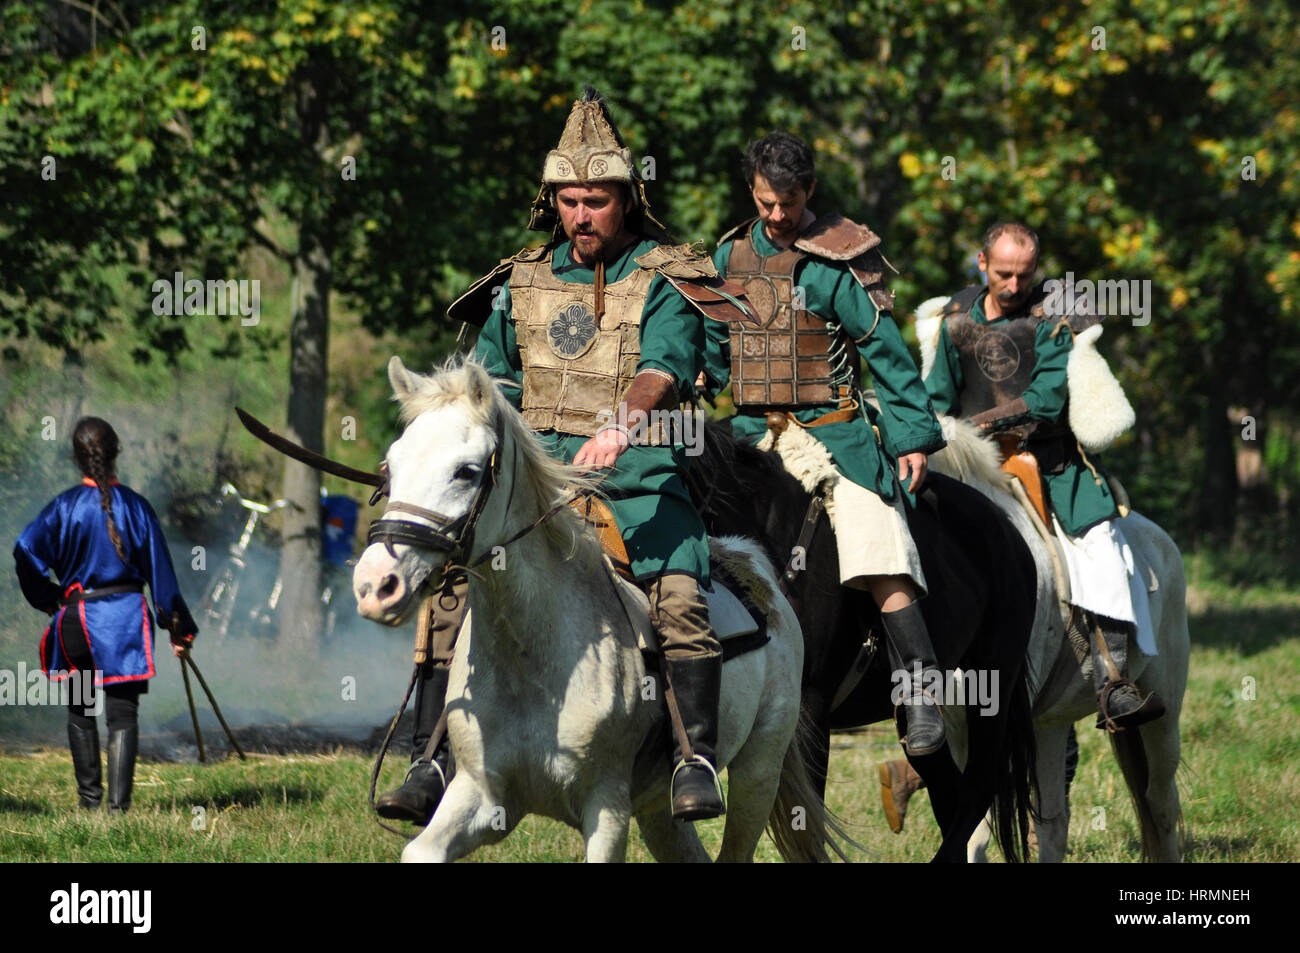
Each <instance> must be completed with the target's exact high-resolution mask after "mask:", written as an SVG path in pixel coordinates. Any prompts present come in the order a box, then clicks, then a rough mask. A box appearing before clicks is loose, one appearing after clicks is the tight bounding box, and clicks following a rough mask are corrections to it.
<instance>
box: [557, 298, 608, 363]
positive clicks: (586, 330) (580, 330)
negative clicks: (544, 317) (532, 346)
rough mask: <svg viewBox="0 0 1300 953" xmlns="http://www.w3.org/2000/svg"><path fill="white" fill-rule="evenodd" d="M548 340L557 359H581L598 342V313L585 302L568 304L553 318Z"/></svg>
mask: <svg viewBox="0 0 1300 953" xmlns="http://www.w3.org/2000/svg"><path fill="white" fill-rule="evenodd" d="M546 340H547V342H548V343H549V344H550V345H551V350H552V351H553V352H554V353H555V356H556V357H560V358H563V359H564V360H566V361H572V360H573V359H574V358H578V357H581V356H582V355H583V354H586V353H587V351H588V349H589V348H590V347H591V345H592V342H594V341H595V340H596V312H594V311H593V310H592V309H591V307H590V306H589V305H588V304H587V303H586V302H583V301H575V302H573V303H572V304H566V305H565V306H564V307H562V308H560V309H559V310H558V311H556V312H555V315H554V316H553V317H552V318H551V323H550V325H549V326H548V327H547V334H546Z"/></svg>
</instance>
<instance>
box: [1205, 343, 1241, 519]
mask: <svg viewBox="0 0 1300 953" xmlns="http://www.w3.org/2000/svg"><path fill="white" fill-rule="evenodd" d="M1207 366H1208V367H1209V368H1210V370H1209V371H1208V372H1207V374H1206V378H1205V381H1206V383H1207V384H1208V394H1207V398H1208V399H1207V400H1206V405H1205V423H1204V428H1203V430H1202V433H1203V435H1204V439H1205V457H1204V463H1203V467H1204V469H1203V471H1202V475H1201V498H1200V507H1199V509H1200V513H1199V517H1200V519H1199V520H1198V523H1199V524H1200V525H1199V529H1200V531H1201V533H1203V534H1205V535H1206V536H1208V537H1209V539H1210V541H1212V542H1214V543H1218V544H1221V545H1226V544H1227V543H1228V542H1230V541H1231V539H1232V531H1233V527H1234V525H1235V523H1236V518H1237V466H1236V459H1235V457H1234V454H1233V436H1234V433H1233V430H1232V429H1231V427H1230V424H1229V420H1228V400H1227V395H1226V394H1225V393H1224V386H1223V383H1222V382H1221V381H1219V380H1217V379H1216V373H1218V371H1217V369H1216V368H1215V365H1214V364H1213V363H1211V362H1207Z"/></svg>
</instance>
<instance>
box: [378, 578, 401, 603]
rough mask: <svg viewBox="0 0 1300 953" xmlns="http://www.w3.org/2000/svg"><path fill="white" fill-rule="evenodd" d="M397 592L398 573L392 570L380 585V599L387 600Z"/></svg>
mask: <svg viewBox="0 0 1300 953" xmlns="http://www.w3.org/2000/svg"><path fill="white" fill-rule="evenodd" d="M395 592H397V573H392V572H390V573H389V574H388V575H386V576H385V577H384V581H383V582H382V583H381V584H380V586H379V592H378V595H379V599H380V601H381V602H383V601H387V600H388V599H389V598H390V597H391V596H392V595H393V593H395Z"/></svg>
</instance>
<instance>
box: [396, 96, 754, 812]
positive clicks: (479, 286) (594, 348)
mask: <svg viewBox="0 0 1300 953" xmlns="http://www.w3.org/2000/svg"><path fill="white" fill-rule="evenodd" d="M529 225H530V227H531V228H533V229H536V230H539V231H543V232H547V233H548V240H547V242H546V244H545V245H543V246H542V247H540V248H532V249H525V250H523V251H521V252H519V253H518V254H516V255H514V256H513V257H511V258H507V259H503V260H502V261H501V263H500V264H499V265H498V266H497V267H496V268H495V269H493V271H492V272H490V273H489V274H488V275H486V276H485V277H483V278H482V279H480V280H479V281H478V282H476V283H475V284H474V286H473V287H471V288H470V290H469V291H468V292H466V294H464V295H463V296H462V297H461V298H460V299H459V300H457V301H456V302H455V303H454V304H453V305H452V307H451V308H450V309H449V310H448V314H449V315H450V316H452V317H453V318H460V319H462V320H465V321H467V322H468V323H471V324H475V325H480V326H481V327H482V333H481V334H480V336H479V340H478V345H477V348H476V352H475V353H476V356H477V358H478V359H479V360H480V361H481V362H482V363H483V365H484V366H485V367H486V368H487V370H488V371H489V372H490V373H491V374H492V375H493V376H494V377H496V378H497V379H498V381H499V383H500V384H501V386H502V388H503V390H504V392H505V393H506V394H507V396H508V397H509V398H510V399H511V401H512V402H513V403H514V404H515V405H516V406H517V407H518V408H519V410H520V411H521V413H522V414H523V416H524V419H525V420H526V421H527V422H528V424H529V426H530V427H532V428H533V430H534V431H536V432H537V434H538V436H539V437H540V438H541V439H542V441H543V443H545V444H546V445H547V447H548V449H549V450H550V452H551V453H552V454H553V455H554V456H556V457H558V458H559V459H561V460H563V461H564V462H566V463H572V464H574V465H576V466H580V467H586V468H589V469H593V470H597V471H601V472H602V473H607V474H608V475H607V476H606V477H605V479H604V481H603V482H602V484H601V487H602V490H603V491H604V492H605V493H607V494H608V505H609V509H610V510H611V511H612V517H613V520H614V522H615V523H616V524H617V527H618V530H619V532H620V534H621V535H622V537H623V541H624V544H625V546H626V548H627V555H628V562H629V563H630V574H631V576H632V577H633V578H635V579H636V580H637V581H638V582H639V583H641V584H642V585H644V586H645V588H646V590H647V592H648V595H649V598H650V616H651V622H652V624H653V626H654V629H655V632H656V634H657V636H658V637H659V640H660V644H661V647H662V649H663V654H664V669H665V675H666V677H667V682H668V685H669V687H670V688H671V690H672V693H673V696H675V699H676V704H677V707H678V710H679V712H680V715H681V721H682V723H683V725H684V729H685V735H686V738H687V739H688V741H689V748H690V752H691V757H689V758H687V757H686V756H685V754H684V752H683V751H682V745H681V744H680V742H681V739H680V738H679V739H678V742H679V744H677V745H675V746H674V749H673V762H674V771H673V776H672V793H671V797H672V808H673V816H674V817H677V818H679V819H683V820H690V821H694V820H699V819H703V818H709V817H717V816H719V815H721V814H723V813H724V812H725V807H724V804H723V800H722V789H721V785H720V783H719V782H718V777H717V762H716V754H715V749H716V745H717V730H718V698H719V691H720V685H721V677H722V654H721V647H720V645H719V643H718V640H717V638H716V637H715V636H714V633H713V630H712V628H711V627H710V624H709V612H708V604H707V603H706V602H705V600H704V598H703V596H702V594H701V591H700V589H701V587H702V586H705V587H707V586H708V584H709V553H708V546H707V543H706V539H705V530H704V524H703V521H702V520H701V519H700V515H699V513H698V512H697V511H696V509H695V506H694V504H693V503H692V502H691V498H690V494H689V492H688V491H687V488H686V482H685V468H686V458H685V454H684V448H683V447H682V446H680V445H679V443H675V442H674V434H673V433H672V432H671V430H670V428H667V427H664V426H662V425H661V423H659V422H658V419H657V418H656V416H655V415H654V414H653V412H654V411H658V410H675V409H676V408H678V407H679V405H680V403H681V401H682V395H684V394H689V393H691V388H692V387H693V386H694V381H695V379H696V376H697V374H698V373H699V372H700V370H701V368H702V366H703V358H704V353H703V352H704V346H705V332H704V316H705V315H708V316H711V317H714V318H716V319H717V320H718V321H726V320H728V319H735V320H739V319H743V317H744V311H743V310H742V309H743V304H742V299H743V296H739V290H738V289H735V291H736V292H737V293H736V294H735V295H733V294H731V293H730V291H728V290H727V286H726V285H725V283H723V282H722V281H721V280H720V279H719V278H718V275H717V271H716V269H715V268H714V266H713V263H712V262H711V261H710V260H709V259H708V258H707V257H704V256H702V255H698V254H695V253H692V252H691V251H690V250H689V248H687V247H686V246H680V247H677V246H673V245H672V244H671V243H670V241H669V239H668V235H667V233H666V231H665V230H664V228H663V226H662V225H660V224H659V223H658V222H657V221H656V220H655V218H654V217H653V215H651V213H650V209H649V205H648V203H647V201H646V196H645V188H644V185H643V183H642V182H641V180H640V179H639V178H638V177H637V175H636V172H635V169H634V166H633V161H632V154H631V152H630V151H629V150H628V149H627V147H626V146H625V145H624V143H623V140H622V138H621V137H620V136H619V134H618V131H617V129H616V128H615V127H614V125H613V122H612V121H611V119H610V117H609V114H608V112H607V111H606V109H605V107H604V104H603V103H602V102H601V100H600V99H599V97H598V95H597V94H596V93H595V91H594V90H592V89H591V88H590V87H588V89H587V92H586V94H585V95H584V97H583V99H582V100H580V101H579V102H576V103H574V105H573V109H572V111H571V113H570V115H569V119H568V122H567V124H566V126H565V129H564V134H563V135H562V136H561V138H560V142H559V145H558V147H557V148H556V149H553V150H551V152H550V154H549V155H548V156H547V157H546V162H545V166H544V170H543V175H542V187H541V190H540V192H539V193H538V196H537V198H536V200H535V201H534V203H533V207H532V218H531V221H530V223H529ZM678 436H680V435H678ZM462 592H463V589H462ZM463 605H464V598H463V595H462V596H461V598H460V599H459V602H458V606H459V608H458V610H457V611H458V612H459V613H460V614H461V615H463ZM445 614H446V613H444V615H445ZM458 628H459V616H457V617H456V621H455V624H454V626H450V627H448V631H449V634H450V637H451V639H452V643H451V644H454V638H455V629H458ZM437 648H438V646H437V645H436V644H435V649H437ZM438 654H440V655H441V656H443V657H445V658H446V659H447V663H446V664H450V658H451V647H450V644H447V643H445V641H444V644H443V647H442V649H441V652H440V653H438ZM430 684H431V688H433V687H436V691H429V692H427V693H426V696H425V697H424V699H421V700H418V701H417V705H416V708H417V713H416V719H417V738H418V737H419V736H421V735H422V736H423V737H424V738H426V739H427V738H428V737H429V736H430V734H429V732H431V731H432V727H431V726H432V725H433V724H434V723H436V722H437V720H438V716H439V715H440V714H441V710H442V707H443V702H442V699H441V697H436V695H437V692H442V693H444V694H445V691H446V679H445V676H442V677H441V678H440V680H439V681H438V683H437V685H436V686H434V685H433V683H432V682H431V683H430ZM425 699H428V702H427V704H425V706H424V708H421V703H422V702H423V701H424V700H425ZM422 726H429V727H428V729H427V730H426V729H425V728H424V727H422ZM426 744H427V742H426ZM418 773H420V774H422V775H423V776H424V780H426V781H428V782H429V785H428V787H427V790H428V791H429V792H430V793H429V794H428V795H427V796H426V795H425V794H423V793H422V792H416V793H415V795H414V796H413V797H412V798H406V796H405V794H403V793H402V792H401V791H399V792H393V794H392V796H391V797H389V796H386V797H389V800H390V802H394V803H396V802H402V803H401V804H399V805H397V806H396V807H394V810H399V809H400V810H401V811H403V813H401V814H399V815H398V816H403V817H408V816H410V813H413V812H409V813H408V812H406V809H405V806H404V805H405V803H406V802H407V801H411V802H416V801H418V803H419V806H420V807H421V808H423V807H425V806H426V805H429V804H432V805H433V806H436V803H437V797H440V796H441V788H440V785H439V784H438V783H437V782H438V781H439V780H440V779H438V778H436V777H434V775H436V774H437V772H435V771H434V770H433V768H432V767H428V766H426V767H424V768H423V769H422V770H420V771H419V772H418ZM409 783H410V782H408V784H409ZM435 794H436V796H434V795H435ZM380 807H381V808H383V807H384V805H383V804H381V805H380ZM381 813H382V810H381ZM431 813H432V812H431V809H430V814H431Z"/></svg>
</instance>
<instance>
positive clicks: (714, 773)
mask: <svg viewBox="0 0 1300 953" xmlns="http://www.w3.org/2000/svg"><path fill="white" fill-rule="evenodd" d="M697 764H698V765H702V766H703V767H704V768H705V770H707V771H708V772H709V777H710V778H712V779H713V790H714V791H716V792H717V794H718V802H719V803H720V804H721V805H722V814H726V813H727V799H726V798H725V797H723V795H722V781H721V779H720V778H719V777H718V770H717V768H715V767H714V766H713V765H712V764H710V763H709V759H708V758H706V757H704V756H703V755H698V754H697V755H694V756H693V757H692V758H691V760H690V761H687V760H685V759H683V760H681V761H679V762H678V763H677V766H676V767H675V768H673V776H672V778H671V779H670V780H669V782H668V813H669V814H671V813H672V810H673V788H674V787H676V786H677V772H679V771H681V770H682V768H685V767H687V766H688V765H697ZM722 814H719V815H718V816H719V817H721V816H722Z"/></svg>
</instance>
